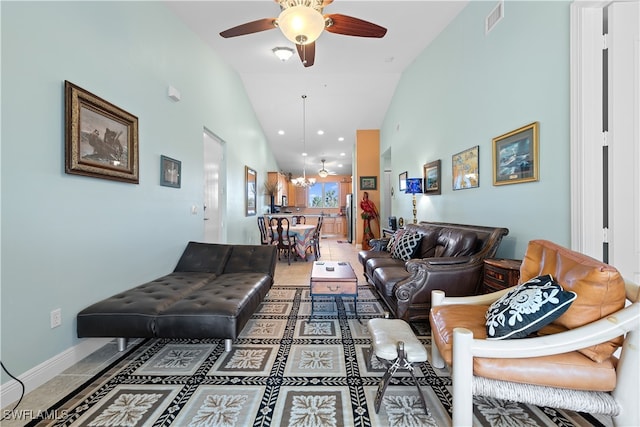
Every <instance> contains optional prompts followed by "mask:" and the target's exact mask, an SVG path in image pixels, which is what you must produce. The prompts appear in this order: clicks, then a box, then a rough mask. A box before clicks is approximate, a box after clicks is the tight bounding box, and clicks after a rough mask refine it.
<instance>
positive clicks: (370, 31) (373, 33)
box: [325, 13, 387, 38]
mask: <svg viewBox="0 0 640 427" xmlns="http://www.w3.org/2000/svg"><path fill="white" fill-rule="evenodd" d="M325 18H329V20H330V22H329V25H327V27H326V28H325V29H326V30H327V31H329V32H330V33H334V34H342V35H345V36H356V37H375V38H381V37H384V35H385V34H387V29H386V28H384V27H381V26H380V25H377V24H374V23H372V22H368V21H364V20H362V19H359V18H354V17H353V16H347V15H342V14H339V13H332V14H330V15H325Z"/></svg>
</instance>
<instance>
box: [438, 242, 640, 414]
mask: <svg viewBox="0 0 640 427" xmlns="http://www.w3.org/2000/svg"><path fill="white" fill-rule="evenodd" d="M542 275H551V276H552V277H553V278H554V279H555V281H557V283H559V284H560V285H561V286H562V289H563V291H570V292H574V293H575V294H576V296H575V299H574V300H573V301H572V303H571V305H570V306H569V308H568V309H567V310H566V311H565V312H564V313H563V314H561V315H560V316H559V317H557V318H555V320H553V321H552V322H551V323H550V324H547V325H546V326H544V327H542V328H541V329H539V331H537V332H533V333H531V334H529V332H527V333H526V334H529V335H528V336H526V337H525V338H521V339H499V340H496V339H492V340H489V339H487V337H488V334H487V327H486V322H487V320H486V318H485V314H486V313H487V311H488V310H489V307H490V305H491V303H492V302H494V301H496V300H497V299H498V298H500V297H501V296H503V295H505V294H506V293H507V292H509V291H510V290H511V289H513V288H510V289H505V290H502V291H499V292H495V293H493V294H487V295H481V296H475V297H465V298H449V297H445V293H444V292H441V291H434V292H433V294H434V295H433V297H432V301H433V308H432V310H431V315H430V322H431V330H432V340H433V344H432V348H431V349H432V360H431V361H432V364H433V366H434V367H436V368H442V367H444V366H445V364H446V365H448V366H450V367H452V373H453V375H452V378H453V405H452V406H453V424H454V425H471V423H472V419H473V401H472V396H473V395H482V396H489V397H493V398H499V399H508V400H516V401H519V402H525V403H529V404H534V405H537V406H548V407H552V408H564V409H570V410H574V411H583V412H589V413H599V414H607V415H611V416H612V417H613V421H614V423H615V424H616V425H624V426H631V425H633V426H637V425H640V406H639V405H638V401H639V400H638V399H639V396H640V393H639V388H640V386H639V384H640V371H639V368H638V367H639V366H640V356H639V354H640V352H639V351H638V348H640V302H639V298H640V293H639V292H640V291H639V288H638V286H637V285H635V284H632V283H629V282H627V283H625V281H624V279H623V278H622V276H621V275H620V273H619V272H618V271H617V270H616V269H615V268H613V267H612V266H610V265H607V264H604V263H602V262H600V261H597V260H595V259H593V258H590V257H588V256H586V255H583V254H580V253H578V252H575V251H572V250H570V249H567V248H563V247H561V246H558V245H556V244H554V243H552V242H549V241H546V240H534V241H531V242H529V246H528V248H527V252H526V254H525V257H524V260H523V263H522V266H521V268H520V281H521V283H524V282H526V281H529V280H530V279H533V278H536V277H538V276H542ZM554 295H555V294H554ZM625 297H626V304H627V306H626V307H625ZM510 307H511V306H510ZM529 312H531V313H542V312H543V310H542V309H541V308H540V309H538V310H529V311H527V313H529ZM545 313H546V312H545ZM543 314H544V313H543ZM537 322H538V320H537V319H536V318H535V316H534V319H532V320H530V324H533V323H537ZM620 346H622V351H621V353H620V357H619V358H618V357H617V353H616V350H617V349H618V348H619V347H620Z"/></svg>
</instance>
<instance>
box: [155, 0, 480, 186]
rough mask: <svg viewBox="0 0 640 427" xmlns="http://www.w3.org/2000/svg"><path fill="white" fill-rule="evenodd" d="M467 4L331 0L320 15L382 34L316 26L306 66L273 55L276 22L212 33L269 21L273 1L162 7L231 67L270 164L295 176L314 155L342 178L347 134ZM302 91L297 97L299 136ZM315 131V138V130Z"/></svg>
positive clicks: (280, 39)
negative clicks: (233, 33)
mask: <svg viewBox="0 0 640 427" xmlns="http://www.w3.org/2000/svg"><path fill="white" fill-rule="evenodd" d="M467 3H468V2H467V1H376V0H368V1H362V0H360V1H347V0H335V1H334V2H333V3H332V4H329V5H327V6H326V7H325V9H324V11H323V13H324V14H334V13H338V14H343V15H348V16H352V17H356V18H360V19H363V20H365V21H369V22H373V23H375V24H378V25H380V26H383V27H385V28H387V30H388V31H387V33H386V35H385V36H384V37H383V38H362V37H353V36H345V35H339V34H332V33H330V32H327V31H324V32H323V33H322V34H321V36H320V37H319V38H318V40H317V41H316V55H315V63H314V65H313V66H311V67H304V66H303V65H302V63H301V61H300V59H299V58H298V55H297V53H294V56H292V57H291V58H290V59H289V60H288V61H286V62H282V61H280V60H279V59H278V58H276V57H275V55H274V54H273V52H272V49H273V48H275V47H280V46H283V47H291V48H293V49H294V50H295V45H294V44H293V43H291V42H290V41H289V40H287V39H286V38H285V36H284V35H283V34H282V32H281V31H280V30H279V29H278V28H274V29H272V30H268V31H263V32H259V33H255V34H249V35H243V36H239V37H233V38H223V37H221V36H220V34H219V33H220V32H222V31H224V30H226V29H228V28H231V27H235V26H237V25H240V24H243V23H246V22H249V21H254V20H258V19H262V18H277V17H278V15H279V13H280V6H279V4H278V3H277V2H275V1H273V0H260V1H244V0H235V1H193V2H192V1H171V2H167V5H168V7H169V8H170V10H172V11H173V12H174V13H175V14H176V15H177V16H178V17H179V18H180V19H181V20H182V21H184V22H185V24H186V25H187V26H188V27H189V28H191V29H192V30H193V31H194V32H195V33H196V34H197V35H199V36H200V37H201V38H202V39H203V40H204V41H205V42H206V43H207V44H208V45H209V46H211V49H212V50H214V51H215V52H216V53H217V54H218V55H219V56H220V57H221V58H222V59H223V60H224V61H226V62H227V63H229V64H230V65H231V66H232V67H233V68H234V69H235V70H236V71H237V72H238V74H239V76H240V77H241V79H242V81H243V83H244V86H245V88H246V91H247V94H248V97H249V99H250V101H251V104H252V106H253V109H254V110H255V113H256V115H257V118H258V120H259V121H260V124H261V126H262V128H263V130H264V133H265V135H266V137H267V138H268V141H269V144H270V145H271V147H272V149H273V151H274V153H275V156H276V161H277V162H278V165H279V167H280V170H281V171H283V172H291V173H292V174H293V175H294V176H297V175H299V174H301V173H302V169H303V166H304V165H305V164H306V173H307V175H315V174H316V173H317V171H318V170H319V169H320V168H321V166H322V165H321V160H322V159H325V160H326V169H328V170H329V172H331V173H336V174H346V175H350V174H351V170H352V154H353V153H352V150H353V145H354V142H355V135H356V130H358V129H379V128H380V127H381V126H382V121H383V119H384V116H385V114H386V112H387V109H388V107H389V104H390V101H391V98H392V96H393V93H394V91H395V88H396V85H397V83H398V81H399V79H400V77H401V75H402V73H403V71H404V70H405V68H406V67H407V66H409V65H410V64H411V63H412V62H413V61H414V59H415V58H416V57H417V56H418V54H419V53H420V52H422V51H423V50H424V49H425V47H426V46H427V45H428V44H429V43H431V41H432V40H433V39H434V38H435V37H436V36H437V35H438V34H439V33H440V32H441V31H442V30H443V29H444V28H445V27H446V26H447V25H448V24H449V23H450V22H451V20H452V19H454V18H455V16H456V15H457V14H458V13H459V12H460V11H461V10H462V9H463V8H464V7H465V6H466V5H467ZM302 95H307V98H306V114H305V123H304V128H305V129H306V132H305V135H304V137H303V101H302ZM212 130H213V131H215V129H212ZM319 130H322V131H324V134H322V135H319V134H318V131H319ZM280 131H283V132H284V134H282V135H281V134H279V132H280ZM340 138H343V140H341V139H340ZM303 145H304V146H306V151H307V152H308V156H307V157H306V159H305V158H304V157H302V152H303V151H304V149H305V147H304V146H303ZM305 162H306V163H305Z"/></svg>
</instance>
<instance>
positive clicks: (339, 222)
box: [336, 216, 347, 236]
mask: <svg viewBox="0 0 640 427" xmlns="http://www.w3.org/2000/svg"><path fill="white" fill-rule="evenodd" d="M336 234H337V235H338V236H346V235H347V228H346V218H345V217H344V216H339V217H337V218H336Z"/></svg>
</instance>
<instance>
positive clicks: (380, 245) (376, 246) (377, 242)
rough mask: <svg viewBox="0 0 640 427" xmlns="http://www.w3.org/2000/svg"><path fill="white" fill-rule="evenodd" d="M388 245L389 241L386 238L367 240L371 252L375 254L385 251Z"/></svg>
mask: <svg viewBox="0 0 640 427" xmlns="http://www.w3.org/2000/svg"><path fill="white" fill-rule="evenodd" d="M388 244H389V239H387V238H380V239H371V240H369V246H371V250H372V251H376V252H383V251H386V250H387V245H388Z"/></svg>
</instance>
